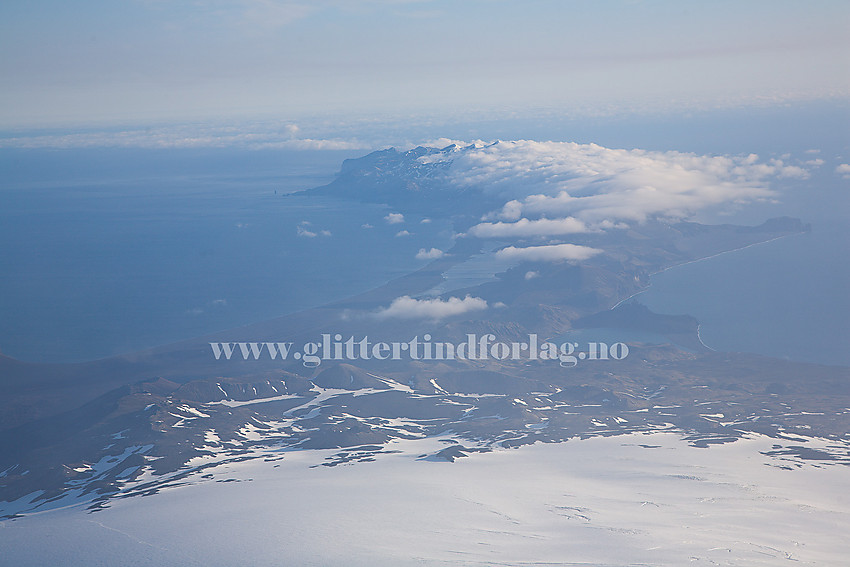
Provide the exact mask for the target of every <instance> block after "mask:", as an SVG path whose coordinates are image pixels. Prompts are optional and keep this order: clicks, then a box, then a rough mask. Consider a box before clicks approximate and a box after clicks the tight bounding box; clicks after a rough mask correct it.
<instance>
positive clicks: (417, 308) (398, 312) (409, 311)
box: [375, 295, 487, 320]
mask: <svg viewBox="0 0 850 567" xmlns="http://www.w3.org/2000/svg"><path fill="white" fill-rule="evenodd" d="M485 309H487V302H486V301H485V300H483V299H481V298H480V297H472V296H469V295H467V296H466V297H464V298H463V299H460V298H458V297H450V298H448V299H446V300H442V299H440V298H438V297H435V298H433V299H413V298H412V297H410V296H409V295H404V296H402V297H397V298H396V299H394V300H393V301H392V303H390V306H389V307H386V308H383V309H380V310H379V311H378V312H377V313H375V317H377V318H378V319H435V320H438V319H445V318H446V317H452V316H454V315H461V314H463V313H469V312H473V311H483V310H485Z"/></svg>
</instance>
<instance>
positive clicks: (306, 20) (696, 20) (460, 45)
mask: <svg viewBox="0 0 850 567" xmlns="http://www.w3.org/2000/svg"><path fill="white" fill-rule="evenodd" d="M848 29H850V3H848V2H846V1H845V0H834V1H830V0H814V1H807V2H800V1H793V2H788V1H783V0H752V1H747V2H740V1H725V0H718V1H712V2H702V1H699V2H697V1H689V0H671V1H667V0H631V1H629V0H621V1H612V0H600V1H594V2H579V1H571V0H557V1H556V0H522V1H511V0H462V1H459V0H453V1H446V0H312V1H310V2H307V1H298V0H292V1H282V0H194V1H179V2H178V1H172V0H80V1H75V2H67V1H65V0H30V1H26V0H4V2H2V3H0V54H2V56H0V128H5V129H10V128H26V127H51V126H65V125H89V124H90V125H103V124H110V123H115V124H125V123H133V122H135V123H138V122H144V121H185V120H207V119H212V118H217V119H231V118H233V119H235V118H241V117H257V116H274V117H278V118H280V119H291V118H296V117H298V116H301V115H314V116H315V115H323V114H337V115H340V114H347V115H355V114H357V115H369V114H372V115H380V114H381V113H387V112H395V113H405V112H433V113H440V112H444V111H448V110H452V111H457V110H463V109H476V110H482V109H483V110H486V109H489V108H494V109H496V108H498V109H501V110H505V109H507V110H508V111H518V112H521V111H523V110H524V109H528V108H530V107H535V108H587V109H591V110H593V109H596V110H598V109H604V108H606V107H618V106H619V107H623V106H637V107H640V106H641V105H650V106H651V105H661V106H663V105H670V104H678V105H685V106H688V105H693V106H700V105H718V104H737V103H740V102H745V101H752V100H777V101H782V100H799V99H818V98H827V97H840V98H846V97H847V96H848V93H850V71H848V69H850V34H848V33H847V30H848Z"/></svg>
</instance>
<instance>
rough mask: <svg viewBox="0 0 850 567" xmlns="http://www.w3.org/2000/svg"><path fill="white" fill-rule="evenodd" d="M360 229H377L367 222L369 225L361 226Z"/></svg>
mask: <svg viewBox="0 0 850 567" xmlns="http://www.w3.org/2000/svg"><path fill="white" fill-rule="evenodd" d="M360 228H375V227H374V226H373V225H371V224H369V223H368V222H367V223H364V224H361V225H360Z"/></svg>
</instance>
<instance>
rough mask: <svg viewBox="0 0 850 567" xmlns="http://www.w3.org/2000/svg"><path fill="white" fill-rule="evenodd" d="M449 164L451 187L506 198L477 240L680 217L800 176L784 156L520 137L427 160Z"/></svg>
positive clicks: (750, 197) (476, 230) (762, 193)
mask: <svg viewBox="0 0 850 567" xmlns="http://www.w3.org/2000/svg"><path fill="white" fill-rule="evenodd" d="M420 161H422V162H425V163H428V162H431V163H433V162H438V161H451V164H450V166H449V171H448V175H449V178H450V182H452V183H455V184H457V185H459V186H463V187H472V186H474V187H478V188H480V189H481V190H482V191H484V192H485V193H488V194H491V195H496V196H499V197H502V198H504V199H505V204H504V206H502V208H501V209H499V210H496V211H493V212H492V213H491V214H490V215H488V216H487V217H486V218H485V219H484V220H486V221H497V222H482V223H480V224H478V225H475V226H474V227H472V228H471V229H470V230H469V233H470V234H471V235H473V236H478V237H482V238H498V237H517V238H524V237H535V236H558V235H565V234H571V233H579V232H587V231H590V230H604V229H606V228H612V227H614V226H622V223H623V222H643V221H646V220H647V219H650V218H665V219H682V218H687V217H689V216H691V215H693V214H694V213H696V212H698V211H700V210H702V209H705V208H708V207H717V206H730V205H736V204H741V203H746V202H750V201H757V200H767V199H771V198H772V197H773V196H774V192H773V191H772V190H770V188H769V187H768V182H769V181H770V180H771V179H775V178H805V177H807V176H808V172H807V171H806V170H805V169H803V168H801V167H798V166H793V165H787V164H785V163H784V162H783V161H782V160H779V159H771V160H768V161H767V162H763V161H760V160H759V157H758V156H757V155H755V154H750V155H748V156H700V155H696V154H691V153H681V152H674V151H670V152H655V151H645V150H621V149H610V148H605V147H602V146H599V145H596V144H576V143H570V142H534V141H528V140H519V141H513V142H497V143H495V144H490V145H486V146H478V145H476V146H468V147H466V148H463V149H462V150H461V149H459V148H457V149H453V150H451V151H446V152H441V153H438V154H431V155H428V156H423V157H422V158H420Z"/></svg>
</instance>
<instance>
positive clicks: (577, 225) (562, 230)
mask: <svg viewBox="0 0 850 567" xmlns="http://www.w3.org/2000/svg"><path fill="white" fill-rule="evenodd" d="M587 230H588V228H587V225H585V224H584V223H583V222H582V221H580V220H578V219H575V218H573V217H567V218H563V219H545V218H544V219H538V220H529V219H525V218H522V219H519V220H518V221H517V222H501V221H499V222H496V223H491V222H482V223H480V224H477V225H475V226H473V227H472V228H470V229H469V234H471V235H472V236H477V237H479V238H502V237H517V238H522V237H528V236H557V235H561V234H572V233H576V232H587Z"/></svg>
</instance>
